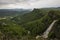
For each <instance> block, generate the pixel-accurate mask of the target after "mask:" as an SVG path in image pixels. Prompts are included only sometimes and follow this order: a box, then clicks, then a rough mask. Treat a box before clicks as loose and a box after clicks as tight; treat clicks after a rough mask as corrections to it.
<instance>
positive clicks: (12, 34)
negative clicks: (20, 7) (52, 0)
mask: <svg viewBox="0 0 60 40" xmlns="http://www.w3.org/2000/svg"><path fill="white" fill-rule="evenodd" d="M54 20H58V22H56V23H55V25H54V27H53V28H52V30H51V31H50V33H49V37H48V40H50V39H54V40H55V39H58V40H59V39H60V10H59V8H56V9H54V8H53V9H51V8H50V9H47V8H44V9H34V10H33V11H31V12H30V13H26V14H23V15H20V16H16V17H14V18H12V19H9V18H7V19H3V20H0V39H1V40H2V39H3V40H36V39H35V37H36V36H37V35H40V36H41V35H43V33H44V31H45V30H46V29H47V28H48V27H49V25H50V24H51V23H52V22H53V21H54ZM37 40H38V39H37ZM39 40H42V39H41V38H39Z"/></svg>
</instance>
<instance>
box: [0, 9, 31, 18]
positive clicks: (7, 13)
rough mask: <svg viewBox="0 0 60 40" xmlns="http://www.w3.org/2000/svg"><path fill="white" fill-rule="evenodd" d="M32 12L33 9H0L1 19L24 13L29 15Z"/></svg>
mask: <svg viewBox="0 0 60 40" xmlns="http://www.w3.org/2000/svg"><path fill="white" fill-rule="evenodd" d="M30 11H31V9H0V17H1V16H11V15H17V14H24V13H28V12H30Z"/></svg>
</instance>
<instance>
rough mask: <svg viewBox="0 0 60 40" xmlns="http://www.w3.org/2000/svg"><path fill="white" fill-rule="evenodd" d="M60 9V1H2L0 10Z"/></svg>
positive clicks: (0, 0) (0, 1)
mask: <svg viewBox="0 0 60 40" xmlns="http://www.w3.org/2000/svg"><path fill="white" fill-rule="evenodd" d="M45 7H60V0H0V9H14V8H24V9H32V8H45Z"/></svg>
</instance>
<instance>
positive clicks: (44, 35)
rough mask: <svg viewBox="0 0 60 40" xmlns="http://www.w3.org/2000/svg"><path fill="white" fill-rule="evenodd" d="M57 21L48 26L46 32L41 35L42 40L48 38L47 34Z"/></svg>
mask: <svg viewBox="0 0 60 40" xmlns="http://www.w3.org/2000/svg"><path fill="white" fill-rule="evenodd" d="M57 21H58V20H54V21H53V22H52V23H51V24H50V26H49V27H48V28H47V30H46V31H45V32H44V33H43V35H42V37H43V38H48V34H49V32H50V31H51V29H52V27H53V26H54V24H55V23H56V22H57Z"/></svg>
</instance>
